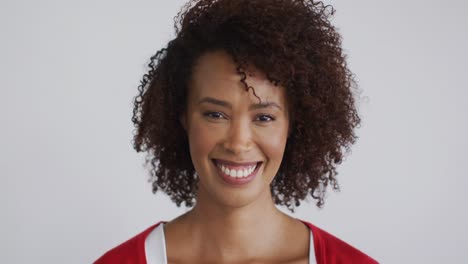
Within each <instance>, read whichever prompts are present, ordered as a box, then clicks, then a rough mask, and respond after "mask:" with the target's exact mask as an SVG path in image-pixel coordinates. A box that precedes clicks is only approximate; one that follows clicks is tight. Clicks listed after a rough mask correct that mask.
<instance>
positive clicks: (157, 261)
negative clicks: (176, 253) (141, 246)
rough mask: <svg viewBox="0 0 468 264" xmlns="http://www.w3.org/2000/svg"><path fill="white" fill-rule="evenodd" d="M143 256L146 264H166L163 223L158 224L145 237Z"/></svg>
mask: <svg viewBox="0 0 468 264" xmlns="http://www.w3.org/2000/svg"><path fill="white" fill-rule="evenodd" d="M145 256H146V263H147V264H167V256H166V239H165V238H164V223H160V224H159V225H158V226H157V227H156V228H155V229H153V231H151V233H149V234H148V236H147V237H146V240H145Z"/></svg>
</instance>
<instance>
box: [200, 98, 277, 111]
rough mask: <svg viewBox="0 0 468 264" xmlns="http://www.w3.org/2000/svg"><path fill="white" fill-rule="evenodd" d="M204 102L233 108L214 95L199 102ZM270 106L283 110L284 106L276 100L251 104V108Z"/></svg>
mask: <svg viewBox="0 0 468 264" xmlns="http://www.w3.org/2000/svg"><path fill="white" fill-rule="evenodd" d="M202 103H210V104H214V105H219V106H222V107H226V108H232V105H231V104H230V103H229V102H226V101H223V100H219V99H215V98H213V97H204V98H202V99H201V100H200V101H198V104H202ZM269 107H276V108H278V109H279V110H281V111H283V108H282V107H281V106H279V105H278V104H277V103H275V102H265V103H257V104H251V105H250V106H249V110H255V109H263V108H269Z"/></svg>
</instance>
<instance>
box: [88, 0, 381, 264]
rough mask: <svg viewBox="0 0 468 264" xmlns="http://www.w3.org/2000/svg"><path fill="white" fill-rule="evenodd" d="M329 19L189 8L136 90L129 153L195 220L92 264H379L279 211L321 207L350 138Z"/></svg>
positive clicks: (266, 2) (223, 0)
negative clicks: (139, 154)
mask: <svg viewBox="0 0 468 264" xmlns="http://www.w3.org/2000/svg"><path fill="white" fill-rule="evenodd" d="M332 13H333V9H332V8H331V7H329V6H324V5H323V3H322V2H314V1H294V0H258V1H250V0H237V1H231V0H218V1H215V0H201V1H190V2H189V3H188V4H187V5H186V6H185V7H184V8H183V10H182V12H181V13H180V14H179V16H178V20H177V21H178V22H176V33H177V36H176V38H175V39H174V40H172V41H170V42H169V44H168V46H167V47H166V48H164V49H162V50H160V51H159V52H157V53H156V55H155V56H153V57H152V59H151V63H150V64H149V67H150V70H149V72H148V73H147V74H145V75H144V77H143V80H142V83H141V85H140V87H139V95H138V96H137V97H136V99H135V108H134V116H133V122H134V124H135V126H136V134H135V141H134V146H135V149H136V150H137V151H146V152H148V154H149V157H150V158H149V161H150V165H151V166H152V170H151V174H152V179H153V192H156V191H158V190H162V191H164V192H165V193H166V194H168V195H169V196H170V197H171V198H172V200H173V201H174V202H175V203H176V204H177V205H178V206H180V205H181V204H182V203H185V205H186V206H189V207H193V208H192V209H191V210H190V211H188V212H187V213H185V214H183V215H181V216H179V217H177V218H175V219H173V220H171V221H169V222H164V221H162V222H159V223H157V224H155V225H153V226H151V227H149V228H148V229H146V230H144V231H143V232H142V233H140V234H138V235H136V236H135V237H133V238H131V239H130V240H128V241H127V242H125V243H123V244H121V245H119V246H117V247H115V248H114V249H112V250H110V251H108V252H107V253H106V254H104V255H103V256H102V257H101V258H100V259H98V260H97V261H96V263H98V264H103V263H376V261H375V260H373V259H372V258H370V257H369V256H367V255H366V254H364V253H362V252H361V251H359V250H357V249H356V248H354V247H352V246H351V245H349V244H347V243H345V242H343V241H342V240H340V239H338V238H336V237H335V236H333V235H331V234H329V233H327V232H325V231H323V230H321V229H320V228H318V227H316V226H315V225H313V224H311V223H308V222H305V221H302V220H298V219H295V218H292V217H290V216H288V215H287V214H284V213H282V212H281V211H280V210H278V209H277V208H276V206H275V205H285V206H286V207H287V208H289V209H290V210H293V209H294V207H295V206H299V205H300V202H301V201H302V200H304V199H305V198H306V197H308V196H310V197H312V198H314V199H316V200H317V206H319V207H320V206H322V205H323V202H324V201H323V198H324V191H325V189H326V187H327V185H328V184H329V183H331V184H332V187H333V188H335V189H337V188H338V184H337V182H336V178H335V176H336V170H335V168H336V166H337V165H338V164H339V163H341V160H342V157H343V155H344V151H345V150H346V149H348V148H349V147H350V145H351V144H352V143H354V141H355V138H356V137H355V135H354V128H355V127H356V126H357V125H358V124H359V117H358V115H357V113H356V109H355V105H354V99H353V95H352V85H353V84H354V82H353V80H352V74H351V72H350V71H349V70H348V69H347V66H346V62H345V56H344V54H342V52H341V42H340V36H339V34H338V33H337V32H336V31H335V29H334V27H333V26H332V25H331V24H330V23H329V17H330V15H331V14H332ZM178 23H179V24H180V25H178ZM285 242H287V243H285Z"/></svg>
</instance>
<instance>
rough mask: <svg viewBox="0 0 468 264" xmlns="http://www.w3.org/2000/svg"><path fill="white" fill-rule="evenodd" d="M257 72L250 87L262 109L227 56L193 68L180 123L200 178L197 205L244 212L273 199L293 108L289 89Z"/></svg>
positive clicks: (205, 59)
mask: <svg viewBox="0 0 468 264" xmlns="http://www.w3.org/2000/svg"><path fill="white" fill-rule="evenodd" d="M252 70H254V71H249V72H248V77H247V79H246V82H247V84H248V85H249V86H252V87H253V88H254V90H255V93H256V95H257V96H258V97H259V98H260V99H261V104H260V100H259V99H258V98H257V97H256V96H255V95H254V93H253V91H252V89H249V90H248V91H246V89H245V86H244V84H243V83H242V82H241V81H240V80H241V76H240V75H239V74H237V72H236V65H235V64H234V62H233V61H232V59H231V57H230V56H229V55H227V53H225V52H223V51H215V52H209V53H205V54H204V55H202V56H201V57H200V58H199V59H198V61H197V63H196V66H195V67H194V71H193V75H192V79H191V82H190V84H189V92H188V102H187V103H188V107H187V113H186V115H185V116H183V117H182V119H181V121H182V123H183V125H184V127H185V129H186V131H187V134H188V139H189V145H190V155H191V157H192V162H193V164H194V167H195V170H196V171H197V174H198V176H199V194H198V197H197V202H201V200H200V199H202V200H205V199H208V200H209V201H210V202H215V203H218V204H219V205H222V206H229V207H241V206H245V205H247V204H250V203H252V202H253V201H256V200H258V199H260V198H267V199H268V198H269V197H271V193H270V187H269V186H270V183H271V181H272V179H273V177H274V176H275V175H276V173H277V171H278V169H279V167H280V164H281V160H282V158H283V154H284V149H285V146H286V140H287V135H288V124H289V117H288V110H287V109H288V106H287V102H286V97H285V91H284V87H280V86H274V85H273V84H272V83H270V82H269V81H268V79H266V78H265V77H264V75H263V74H262V73H260V72H258V71H255V69H252ZM250 74H252V75H250Z"/></svg>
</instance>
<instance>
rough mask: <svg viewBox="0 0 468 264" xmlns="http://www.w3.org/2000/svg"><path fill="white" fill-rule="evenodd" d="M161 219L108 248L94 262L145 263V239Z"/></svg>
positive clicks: (99, 263) (109, 263)
mask: <svg viewBox="0 0 468 264" xmlns="http://www.w3.org/2000/svg"><path fill="white" fill-rule="evenodd" d="M160 223H163V221H161V222H158V223H156V224H153V225H151V226H150V227H148V228H146V229H145V230H143V231H142V232H140V233H139V234H137V235H135V236H134V237H132V238H130V239H128V240H127V241H125V242H123V243H122V244H120V245H118V246H116V247H114V248H112V249H110V250H109V251H107V252H106V253H104V255H102V256H101V257H100V258H99V259H97V260H96V261H95V262H94V264H111V263H112V264H120V263H121V264H124V263H125V264H127V263H135V264H138V263H146V256H145V239H146V237H147V236H148V234H149V233H151V231H152V230H153V229H154V228H156V227H157V226H158V225H159V224H160Z"/></svg>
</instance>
